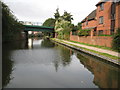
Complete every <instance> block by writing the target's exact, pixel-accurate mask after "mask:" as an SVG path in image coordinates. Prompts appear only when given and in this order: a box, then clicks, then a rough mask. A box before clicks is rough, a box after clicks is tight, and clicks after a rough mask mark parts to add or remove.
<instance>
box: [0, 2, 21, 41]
mask: <svg viewBox="0 0 120 90" xmlns="http://www.w3.org/2000/svg"><path fill="white" fill-rule="evenodd" d="M1 3H2V38H3V41H10V40H13V39H17V38H16V37H19V36H18V35H21V30H22V27H23V25H22V24H20V23H19V22H18V21H17V19H16V17H15V16H14V15H13V14H12V11H10V9H9V7H8V6H7V5H5V4H4V3H3V2H1Z"/></svg>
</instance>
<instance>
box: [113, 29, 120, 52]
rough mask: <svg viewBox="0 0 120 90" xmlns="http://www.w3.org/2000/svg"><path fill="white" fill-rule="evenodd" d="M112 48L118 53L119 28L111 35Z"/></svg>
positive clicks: (119, 43)
mask: <svg viewBox="0 0 120 90" xmlns="http://www.w3.org/2000/svg"><path fill="white" fill-rule="evenodd" d="M112 48H113V49H114V50H116V51H118V52H120V28H119V29H117V32H116V33H115V34H114V35H113V41H112Z"/></svg>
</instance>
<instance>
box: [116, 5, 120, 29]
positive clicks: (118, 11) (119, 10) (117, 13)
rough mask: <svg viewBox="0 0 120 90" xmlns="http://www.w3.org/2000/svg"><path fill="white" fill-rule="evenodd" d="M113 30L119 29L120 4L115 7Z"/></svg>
mask: <svg viewBox="0 0 120 90" xmlns="http://www.w3.org/2000/svg"><path fill="white" fill-rule="evenodd" d="M115 19H116V20H115V21H116V22H115V28H116V29H117V28H120V3H117V5H116V18H115Z"/></svg>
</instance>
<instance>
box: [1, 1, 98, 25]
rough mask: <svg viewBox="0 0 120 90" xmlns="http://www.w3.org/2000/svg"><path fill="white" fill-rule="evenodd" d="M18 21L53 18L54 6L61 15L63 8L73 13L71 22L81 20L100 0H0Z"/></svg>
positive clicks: (40, 20)
mask: <svg viewBox="0 0 120 90" xmlns="http://www.w3.org/2000/svg"><path fill="white" fill-rule="evenodd" d="M2 1H3V2H5V3H6V4H7V5H8V6H9V8H10V9H11V10H12V11H13V13H14V15H15V16H16V17H17V18H18V20H20V21H33V22H42V23H43V22H44V21H45V20H46V19H48V18H51V17H52V18H54V13H55V12H56V8H57V7H59V12H60V14H61V15H62V14H63V12H64V10H65V11H67V12H68V13H71V14H72V15H73V18H74V20H73V21H72V23H74V24H77V23H78V22H81V20H83V19H84V18H85V17H86V16H87V15H88V14H89V13H91V12H92V11H93V10H94V9H96V6H95V5H96V4H97V3H98V2H99V1H100V0H2Z"/></svg>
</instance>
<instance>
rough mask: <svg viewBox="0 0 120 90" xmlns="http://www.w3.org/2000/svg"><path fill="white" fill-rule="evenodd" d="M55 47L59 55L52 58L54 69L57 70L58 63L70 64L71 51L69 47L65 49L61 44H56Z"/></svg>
mask: <svg viewBox="0 0 120 90" xmlns="http://www.w3.org/2000/svg"><path fill="white" fill-rule="evenodd" d="M55 49H56V50H58V51H59V53H60V55H59V56H57V55H56V56H57V59H55V60H54V65H55V69H56V71H58V67H59V65H60V64H62V65H63V66H66V65H69V64H70V62H71V55H72V53H71V52H72V51H71V50H70V49H67V48H66V47H63V46H62V47H61V46H60V45H57V44H56V47H55Z"/></svg>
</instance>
